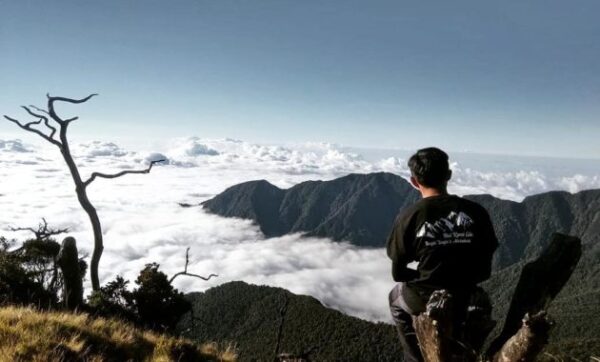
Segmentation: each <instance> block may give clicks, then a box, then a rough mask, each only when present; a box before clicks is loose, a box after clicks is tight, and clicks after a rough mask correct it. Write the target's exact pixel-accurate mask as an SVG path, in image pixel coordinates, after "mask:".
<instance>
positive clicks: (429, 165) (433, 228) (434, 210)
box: [387, 147, 498, 362]
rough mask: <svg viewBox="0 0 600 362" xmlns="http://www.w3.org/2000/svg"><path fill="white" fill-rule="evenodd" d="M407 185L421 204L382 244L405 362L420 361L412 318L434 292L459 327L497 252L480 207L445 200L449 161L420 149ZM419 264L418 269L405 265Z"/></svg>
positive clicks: (450, 198) (441, 153)
mask: <svg viewBox="0 0 600 362" xmlns="http://www.w3.org/2000/svg"><path fill="white" fill-rule="evenodd" d="M408 166H409V168H410V171H411V178H410V181H411V183H412V184H413V186H414V187H415V188H416V189H418V190H419V191H420V193H421V196H422V199H421V200H419V201H418V202H417V203H415V204H414V205H412V206H411V207H409V208H407V209H405V210H403V211H402V212H401V213H400V215H399V216H398V218H397V219H396V221H395V223H394V226H393V229H392V232H391V234H390V236H389V238H388V241H387V254H388V256H389V257H390V258H391V259H392V276H393V278H394V280H395V281H397V282H399V283H398V284H397V285H396V286H395V287H394V289H392V291H391V292H390V295H389V303H390V309H391V312H392V317H393V318H394V321H395V323H396V326H397V329H398V334H399V336H400V343H401V345H402V349H403V350H404V360H405V361H407V362H413V361H422V360H423V358H422V356H421V352H420V350H419V345H418V341H417V337H416V334H415V330H414V327H413V324H412V316H414V315H418V314H419V313H422V312H424V311H425V304H426V302H427V300H428V299H429V297H430V295H431V293H432V292H433V291H435V290H439V289H445V290H447V291H448V292H450V294H451V295H452V298H453V299H452V300H453V305H454V306H455V308H454V310H453V312H454V319H455V320H456V321H458V322H460V321H461V320H463V321H464V317H465V314H466V309H467V304H468V300H469V297H470V296H471V295H472V293H474V291H475V290H476V288H477V284H478V283H480V282H482V281H484V280H486V279H488V278H489V276H490V272H491V262H492V255H493V253H494V251H495V250H496V247H497V246H498V241H497V239H496V235H495V233H494V229H493V226H492V223H491V221H490V217H489V215H488V213H487V211H486V210H485V209H484V208H483V207H482V206H481V205H479V204H477V203H475V202H473V201H469V200H466V199H464V198H461V197H458V196H456V195H450V194H448V192H447V189H446V188H447V184H448V181H449V180H450V177H451V175H452V171H451V170H450V168H449V164H448V155H447V154H446V153H445V152H444V151H442V150H440V149H438V148H434V147H431V148H424V149H421V150H419V151H417V153H415V154H414V155H413V156H412V157H411V158H410V159H409V161H408ZM411 262H418V266H417V269H416V270H414V269H411V268H409V267H408V264H409V263H411Z"/></svg>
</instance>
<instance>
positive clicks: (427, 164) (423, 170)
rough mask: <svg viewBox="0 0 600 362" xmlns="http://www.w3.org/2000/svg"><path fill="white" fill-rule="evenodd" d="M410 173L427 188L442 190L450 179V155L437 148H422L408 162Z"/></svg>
mask: <svg viewBox="0 0 600 362" xmlns="http://www.w3.org/2000/svg"><path fill="white" fill-rule="evenodd" d="M408 167H409V168H410V172H411V174H412V176H413V177H414V178H416V179H417V181H418V182H419V183H420V184H421V185H423V186H426V187H433V188H441V187H444V186H445V185H446V182H448V180H449V179H450V175H451V173H450V167H449V165H448V154H446V152H444V151H442V150H440V149H439V148H436V147H428V148H422V149H420V150H418V151H417V153H415V154H414V155H412V156H411V157H410V159H409V160H408Z"/></svg>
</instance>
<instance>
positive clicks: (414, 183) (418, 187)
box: [410, 176, 421, 190]
mask: <svg viewBox="0 0 600 362" xmlns="http://www.w3.org/2000/svg"><path fill="white" fill-rule="evenodd" d="M410 183H411V184H412V185H413V187H414V188H415V189H417V190H420V189H421V185H419V182H418V181H417V179H416V178H415V177H414V176H411V177H410Z"/></svg>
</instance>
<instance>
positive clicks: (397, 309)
mask: <svg viewBox="0 0 600 362" xmlns="http://www.w3.org/2000/svg"><path fill="white" fill-rule="evenodd" d="M389 304H390V311H391V313H392V318H393V319H394V323H395V324H396V330H397V331H398V337H399V338H400V345H401V346H402V351H403V353H404V361H405V362H421V361H423V356H422V355H421V350H420V349H419V341H418V340H417V334H416V332H415V328H414V327H413V321H412V316H413V315H417V314H419V313H422V312H423V311H424V310H425V301H424V300H423V298H422V297H421V296H419V295H418V294H417V293H416V292H414V291H413V290H411V289H410V288H408V287H407V286H406V284H404V283H398V284H396V286H395V287H394V289H392V291H391V292H390V294H389Z"/></svg>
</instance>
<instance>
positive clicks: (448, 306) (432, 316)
mask: <svg viewBox="0 0 600 362" xmlns="http://www.w3.org/2000/svg"><path fill="white" fill-rule="evenodd" d="M413 324H414V326H415V331H416V333H417V339H418V340H419V347H420V349H421V354H422V355H423V359H424V360H425V361H426V362H443V361H450V360H451V359H450V358H451V357H450V356H451V355H452V350H451V342H452V296H451V295H450V294H449V293H448V292H447V291H445V290H436V291H435V292H433V294H432V295H431V297H430V298H429V301H428V302H427V310H426V311H425V312H423V313H421V314H419V315H418V316H416V317H413Z"/></svg>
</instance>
